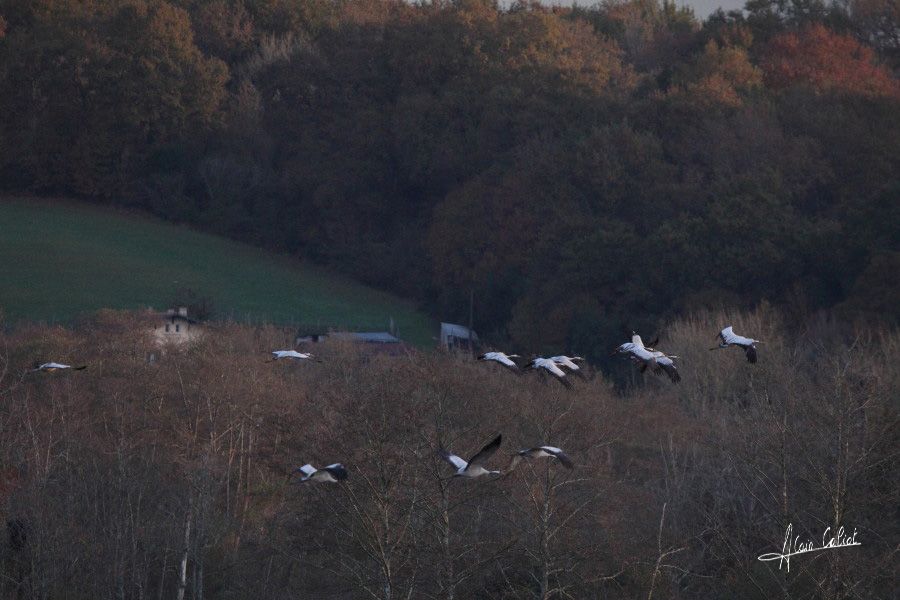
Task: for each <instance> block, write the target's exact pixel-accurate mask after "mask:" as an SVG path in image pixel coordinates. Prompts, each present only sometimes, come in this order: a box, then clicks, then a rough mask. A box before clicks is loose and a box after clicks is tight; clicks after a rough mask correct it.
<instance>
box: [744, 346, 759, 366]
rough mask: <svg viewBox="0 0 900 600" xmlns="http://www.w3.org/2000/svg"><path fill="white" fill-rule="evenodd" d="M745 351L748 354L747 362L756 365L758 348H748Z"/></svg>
mask: <svg viewBox="0 0 900 600" xmlns="http://www.w3.org/2000/svg"><path fill="white" fill-rule="evenodd" d="M745 351H746V353H747V362H751V363H755V362H756V346H747V348H746V349H745Z"/></svg>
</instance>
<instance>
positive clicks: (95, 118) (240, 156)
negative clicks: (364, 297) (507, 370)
mask: <svg viewBox="0 0 900 600" xmlns="http://www.w3.org/2000/svg"><path fill="white" fill-rule="evenodd" d="M897 16H898V15H897V3H896V2H892V1H890V0H854V1H853V2H849V3H840V4H835V5H825V4H822V3H821V2H820V1H819V0H802V1H801V0H779V1H767V0H752V1H751V2H748V4H747V7H746V11H744V12H743V13H729V14H723V13H721V12H720V13H717V14H714V15H713V16H712V17H710V18H709V19H708V20H707V21H706V22H704V23H702V24H701V23H698V22H697V20H696V19H695V18H694V17H693V16H692V15H691V13H690V12H689V11H685V10H683V9H676V8H674V6H673V5H671V4H666V5H662V6H661V5H659V4H657V3H656V2H655V1H654V0H634V1H631V2H609V3H604V4H601V5H598V6H594V7H590V8H575V9H552V10H551V9H546V8H541V7H540V6H537V5H531V4H516V5H514V6H513V7H511V8H510V9H507V10H500V9H498V8H497V7H496V6H495V5H493V4H492V3H490V2H485V1H481V0H460V1H458V2H435V3H429V4H424V5H416V6H413V5H410V4H407V3H404V2H389V1H382V0H360V1H349V0H348V1H337V0H304V1H302V2H301V1H294V0H258V1H257V0H255V1H252V2H251V1H245V0H97V1H93V2H81V1H78V0H27V1H23V0H0V90H2V93H0V186H2V187H4V188H6V189H7V190H10V191H30V192H34V193H41V194H50V193H52V194H68V195H76V196H79V197H83V198H89V199H93V200H96V201H100V202H111V203H120V204H126V205H129V206H134V207H140V208H142V209H147V210H150V211H152V212H154V213H156V214H159V215H162V216H164V217H165V218H167V219H171V220H176V221H183V222H188V223H191V224H194V225H196V226H199V227H202V228H204V229H207V230H211V231H214V232H219V233H221V234H224V235H227V236H230V237H234V238H238V239H242V240H246V241H250V242H252V243H255V244H259V245H263V246H266V247H269V248H272V249H275V250H279V251H283V252H287V253H291V254H295V255H298V256H302V257H304V258H307V259H310V260H315V261H318V262H322V263H326V264H329V265H332V266H334V267H336V268H339V269H341V270H343V271H344V272H347V273H350V274H352V275H354V276H356V277H358V278H361V279H363V280H365V281H367V282H369V283H373V284H376V285H379V286H382V287H385V288H391V289H393V290H395V291H398V292H400V293H402V294H405V295H407V296H410V297H413V298H417V299H418V300H419V301H420V302H422V303H423V305H425V306H426V307H427V308H428V309H429V310H430V311H431V312H432V313H433V314H435V315H439V316H441V317H442V318H445V319H450V320H459V321H462V322H467V319H468V314H469V298H470V294H473V295H474V298H475V324H476V327H477V328H478V329H479V330H480V331H481V332H482V334H483V336H486V337H488V338H491V337H493V338H494V339H507V338H508V339H510V340H511V341H513V342H514V343H515V344H516V345H517V346H518V347H520V348H523V349H532V350H535V351H538V350H543V349H547V348H550V347H553V348H554V349H555V348H560V347H563V346H566V347H572V348H577V349H578V351H579V352H581V353H587V354H589V355H592V356H598V355H599V354H600V353H601V352H600V348H599V346H597V347H595V345H596V344H598V342H597V340H601V341H602V344H603V345H604V348H603V349H605V345H606V344H608V343H610V342H611V341H617V340H619V338H620V337H621V334H622V332H623V329H625V330H630V329H631V328H636V329H642V328H643V329H647V328H650V327H651V326H652V325H655V324H656V323H658V322H659V321H660V320H661V319H663V318H667V317H671V316H672V315H675V314H683V313H685V311H689V310H695V309H701V308H704V307H715V306H723V305H741V306H750V305H753V304H755V303H756V302H757V301H759V300H760V299H762V298H766V299H768V300H771V301H773V302H775V303H777V304H781V305H783V306H785V307H786V309H787V310H789V311H792V314H798V313H802V312H805V311H807V310H809V309H818V308H821V307H838V310H840V311H843V312H842V314H849V313H859V312H869V313H876V314H879V315H881V316H882V317H886V318H888V319H894V320H895V319H896V318H897V316H898V313H897V311H898V307H900V303H898V302H897V297H896V284H895V275H896V273H897V271H898V269H900V253H898V248H900V247H898V243H900V241H898V229H900V227H898V223H900V214H898V211H900V201H898V198H900V179H898V173H900V144H898V140H900V84H898V79H897V69H898V67H900V54H898V52H900V41H898V19H897ZM636 315H639V317H638V318H636V317H635V316H636ZM598 333H599V335H598Z"/></svg>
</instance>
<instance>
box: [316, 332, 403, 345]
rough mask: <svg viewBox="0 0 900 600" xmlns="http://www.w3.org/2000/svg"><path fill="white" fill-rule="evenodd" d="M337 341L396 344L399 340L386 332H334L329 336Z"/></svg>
mask: <svg viewBox="0 0 900 600" xmlns="http://www.w3.org/2000/svg"><path fill="white" fill-rule="evenodd" d="M330 337H333V338H335V339H337V340H351V341H354V342H368V343H374V344H396V343H398V342H399V341H400V338H398V337H396V336H393V335H391V334H390V333H388V332H387V331H336V332H335V333H332V334H330Z"/></svg>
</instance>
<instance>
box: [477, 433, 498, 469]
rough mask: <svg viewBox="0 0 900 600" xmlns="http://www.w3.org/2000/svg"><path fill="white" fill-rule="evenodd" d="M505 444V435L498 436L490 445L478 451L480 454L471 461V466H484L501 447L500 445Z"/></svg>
mask: <svg viewBox="0 0 900 600" xmlns="http://www.w3.org/2000/svg"><path fill="white" fill-rule="evenodd" d="M502 443H503V434H499V435H497V437H495V438H494V439H493V440H492V441H491V443H490V444H488V445H487V446H485V447H484V448H482V449H481V450H479V451H478V453H477V454H476V455H475V456H473V457H472V458H471V459H469V465H480V464H483V463H484V461H486V460H487V459H489V458H490V457H491V456H492V455H493V454H494V452H496V451H497V449H498V448H499V447H500V444H502Z"/></svg>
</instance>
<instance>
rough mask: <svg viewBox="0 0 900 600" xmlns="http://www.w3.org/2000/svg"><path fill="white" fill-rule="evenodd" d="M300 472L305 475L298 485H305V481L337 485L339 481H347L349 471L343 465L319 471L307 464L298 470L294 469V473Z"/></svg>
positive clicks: (335, 465) (329, 466) (338, 464)
mask: <svg viewBox="0 0 900 600" xmlns="http://www.w3.org/2000/svg"><path fill="white" fill-rule="evenodd" d="M298 471H299V472H300V473H303V477H301V478H300V480H299V481H298V482H297V483H303V482H304V481H315V482H317V483H337V482H338V481H344V480H345V479H347V469H346V468H345V467H344V465H342V464H341V463H334V464H333V465H328V466H327V467H322V468H321V469H317V468H315V467H314V466H312V465H309V464H307V465H303V466H302V467H300V468H298V469H294V473H296V472H298Z"/></svg>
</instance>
